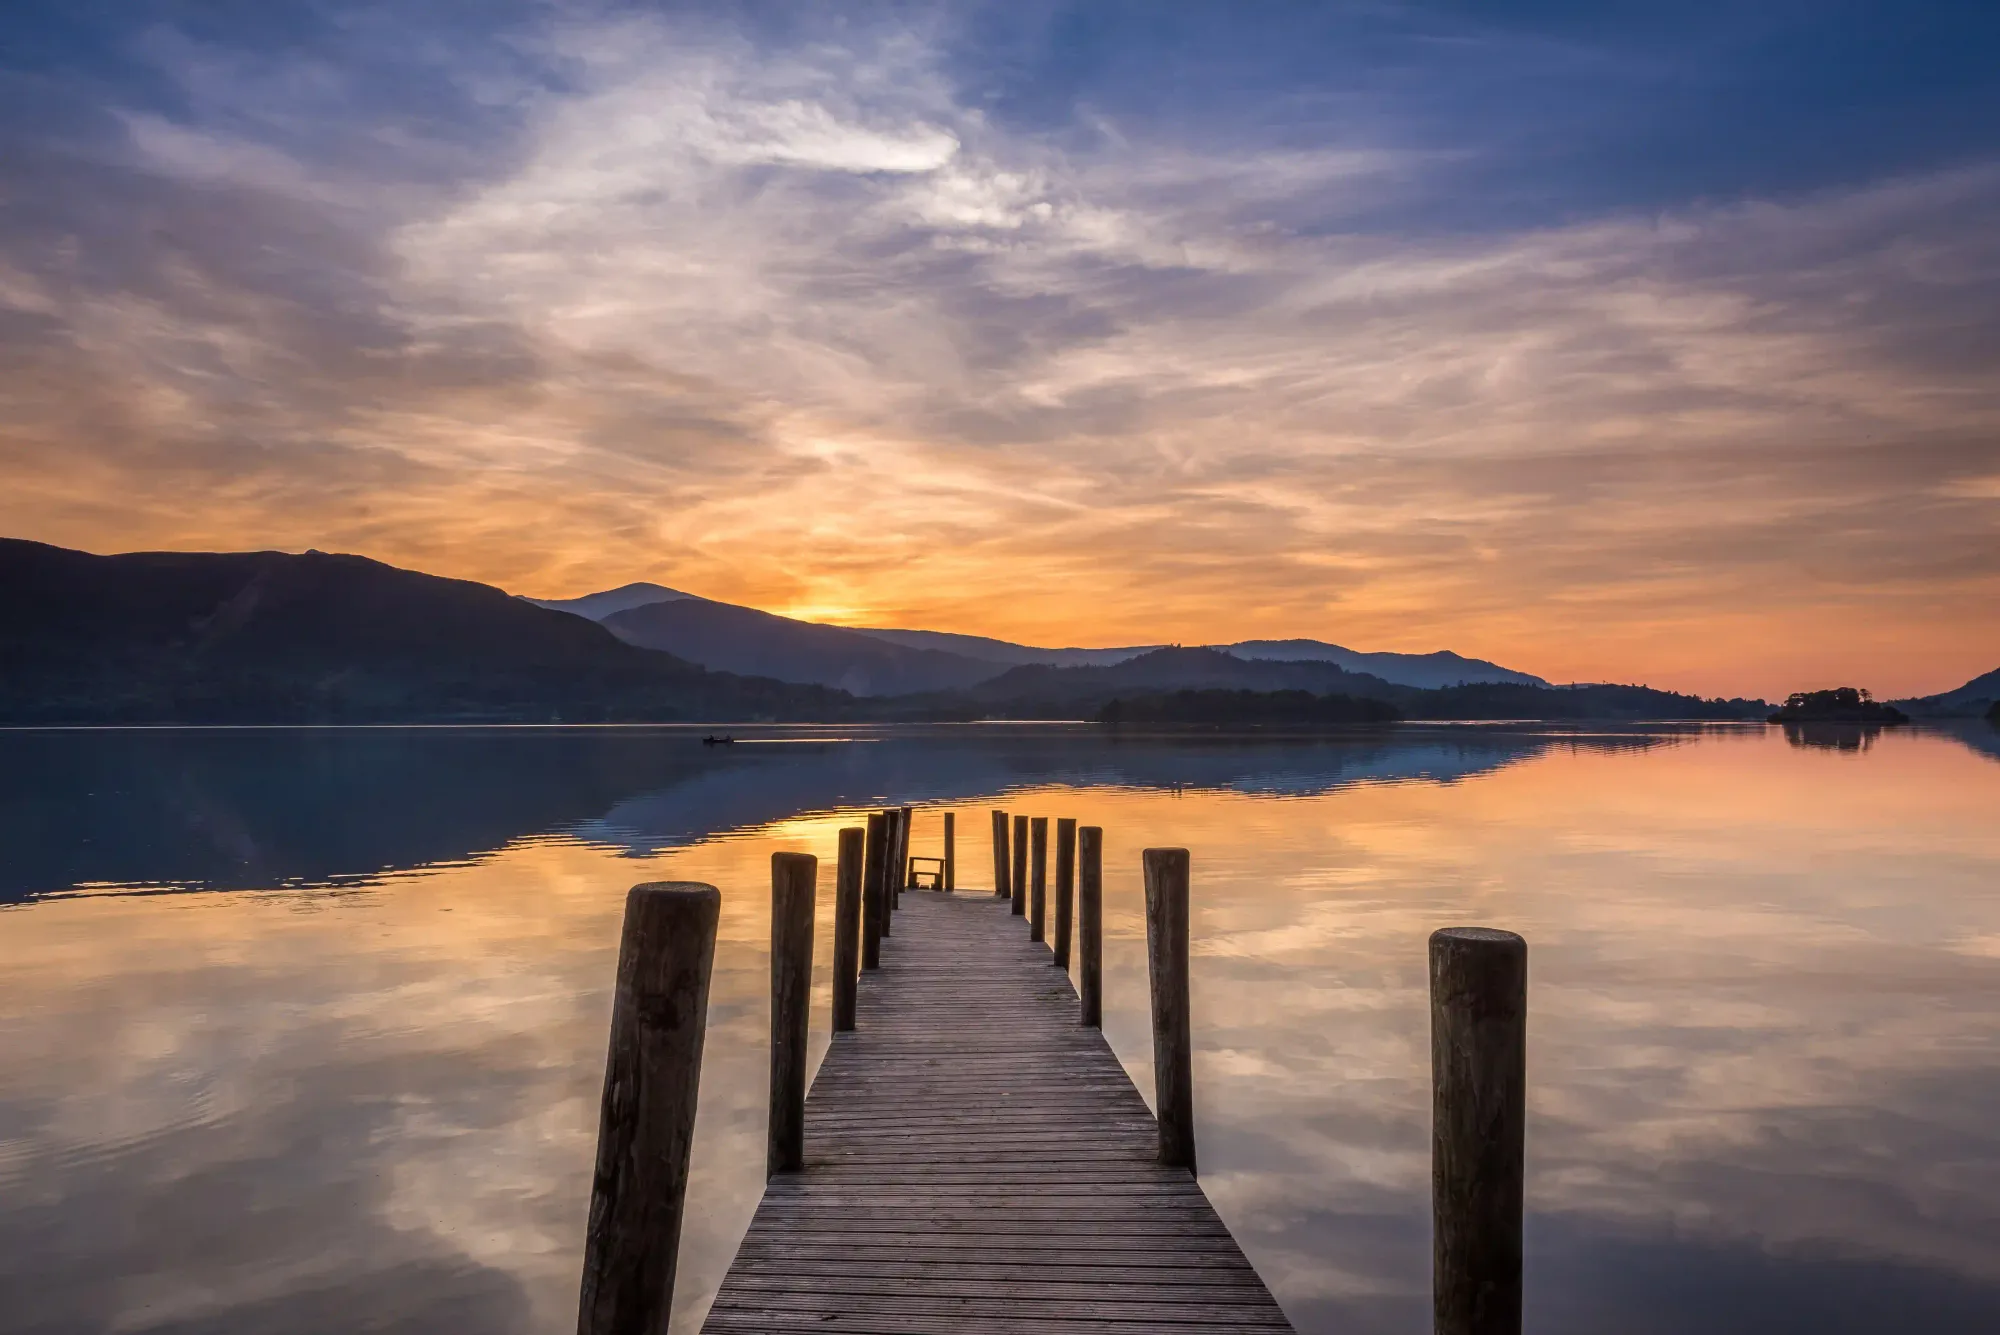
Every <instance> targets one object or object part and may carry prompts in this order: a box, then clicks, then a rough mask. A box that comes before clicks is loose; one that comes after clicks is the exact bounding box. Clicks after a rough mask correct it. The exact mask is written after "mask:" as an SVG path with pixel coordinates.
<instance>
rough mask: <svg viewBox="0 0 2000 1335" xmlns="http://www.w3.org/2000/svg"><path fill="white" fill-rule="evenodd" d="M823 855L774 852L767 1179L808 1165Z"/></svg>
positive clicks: (765, 1169) (772, 869)
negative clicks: (810, 1031) (809, 1062)
mask: <svg viewBox="0 0 2000 1335" xmlns="http://www.w3.org/2000/svg"><path fill="white" fill-rule="evenodd" d="M818 891H819V859H818V858H816V857H814V856H813V855H812V854H810V853H773V854H771V1119H770V1123H769V1126H770V1133H769V1137H768V1145H767V1147H766V1149H767V1152H766V1154H765V1156H764V1173H765V1176H766V1177H769V1176H771V1175H772V1174H776V1173H796V1172H797V1171H798V1170H799V1169H801V1168H803V1167H805V1165H806V1019H807V1016H808V1015H809V1013H810V1011H811V1007H812V973H813V902H814V899H815V897H816V896H817V894H818Z"/></svg>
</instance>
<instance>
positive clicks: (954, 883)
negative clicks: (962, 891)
mask: <svg viewBox="0 0 2000 1335" xmlns="http://www.w3.org/2000/svg"><path fill="white" fill-rule="evenodd" d="M957 827H958V814H957V813H956V812H952V811H947V812H945V813H944V876H943V878H942V879H943V881H944V888H945V892H946V893H947V894H950V893H953V892H955V891H956V890H957V889H958V828H957Z"/></svg>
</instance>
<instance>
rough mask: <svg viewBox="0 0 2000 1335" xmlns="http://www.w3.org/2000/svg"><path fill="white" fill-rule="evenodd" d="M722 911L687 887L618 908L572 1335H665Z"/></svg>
mask: <svg viewBox="0 0 2000 1335" xmlns="http://www.w3.org/2000/svg"><path fill="white" fill-rule="evenodd" d="M721 907H722V896H721V894H720V893H718V892H717V890H716V888H715V887H714V886H712V885H702V884H700V883H698V882H693V881H660V882H654V883H651V884H647V885H636V886H634V887H632V890H631V893H629V894H628V895H626V897H625V928H624V936H623V938H622V940H621V941H620V942H619V946H618V979H617V983H616V988H615V991H614V993H613V995H612V1002H611V1046H610V1051H609V1054H608V1056H607V1057H606V1060H605V1063H604V1098H603V1103H602V1107H601V1109H600V1111H599V1116H598V1126H597V1171H596V1173H595V1175H594V1176H593V1178H592V1181H591V1192H590V1220H589V1223H588V1225H587V1226H586V1228H585V1232H584V1241H583V1284H582V1292H581V1295H580V1297H579V1301H578V1305H577V1320H576V1328H577V1335H665V1332H666V1330H667V1322H668V1319H669V1318H670V1317H671V1315H672V1313H673V1305H674V1268H675V1264H676V1261H677V1260H678V1258H679V1254H680V1245H681V1216H682V1213H683V1209H684V1207H685V1205H686V1201H687V1183H688V1151H689V1149H690V1147H691V1146H692V1144H693V1141H694V1109H695V1096H696V1094H697V1092H698V1091H699V1089H700V1085H701V1048H702V1039H703V1037H704V1035H705V1034H706V1032H707V1028H708V983H709V977H710V974H711V972H712V970H713V968H714V964H715V927H716V921H717V919H718V918H719V916H720V914H721Z"/></svg>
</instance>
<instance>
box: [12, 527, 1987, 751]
mask: <svg viewBox="0 0 2000 1335" xmlns="http://www.w3.org/2000/svg"><path fill="white" fill-rule="evenodd" d="M572 609H574V610H572ZM1181 691H1226V692H1246V691H1248V692H1274V691H1295V692H1297V691H1303V692H1309V693H1311V694H1312V695H1313V696H1315V697H1322V698H1323V697H1327V696H1348V697H1354V698H1356V699H1362V700H1378V701H1386V702H1388V703H1390V704H1392V705H1394V706H1395V710H1396V712H1398V713H1400V714H1401V715H1403V716H1404V717H1406V718H1410V719H1472V718H1480V719H1496V718H1499V719H1504V718H1519V719H1541V718H1548V719H1552V718H1634V719H1637V718H1689V719H1693V718H1738V717H1742V718H1750V717H1762V716H1763V715H1764V714H1765V713H1768V712H1769V706H1767V705H1765V704H1764V702H1762V701H1745V700H1732V701H1722V700H1701V699H1698V698H1696V697H1694V696H1685V695H1675V694H1672V693H1669V692H1664V691H1654V690H1649V689H1647V688H1645V687H1637V686H1564V687H1552V686H1550V685H1548V684H1547V683H1546V682H1543V681H1542V680H1541V679H1540V678H1538V677H1533V676H1530V675H1529V674H1527V673H1523V672H1516V671H1512V670H1510V669H1507V668H1503V667H1500V666H1498V665H1496V664H1493V663H1487V662H1483V661H1481V660H1478V659H1470V658H1463V657H1460V656H1458V655H1456V654H1449V653H1438V654H1364V653H1358V652H1355V651H1353V650H1349V649H1345V648H1342V647H1341V646H1339V645H1331V644H1325V643H1322V642H1320V641H1317V640H1279V641H1268V640H1267V641H1246V642H1243V643H1240V644H1234V645H1224V646H1211V647H1206V648H1193V647H1189V648H1183V647H1180V646H1175V645H1168V646H1158V645H1154V646H1128V647H1123V648H1115V649H1078V648H1067V649H1042V648H1037V647H1035V646H1031V645H1020V644H1013V643H1010V642H1007V641H1004V640H988V639H982V638H980V637H977V636H964V635H949V634H943V633H936V632H928V631H911V630H895V629H856V628H852V627H845V626H826V625H819V624H816V623H813V622H806V621H798V620H794V619H792V618H788V617H780V616H774V615H772V614H770V613H767V612H760V611H757V610H756V609H754V608H747V607H739V606H735V605H733V604H730V603H722V602H716V601H714V600H712V599H706V598H700V597H696V596H694V595H690V594H686V593H682V592H680V591H678V590H674V589H667V588H664V587H662V586H660V585H655V584H635V585H627V586H625V587H623V588H619V589H612V590H607V591H606V592H604V593H601V594H593V595H590V596H589V597H587V598H580V599H567V600H544V602H543V603H541V604H538V603H536V602H532V601H530V600H527V599H523V598H518V597H514V596H511V595H509V594H507V593H504V592H502V591H501V590H499V589H495V588H492V587H490V586H487V585H483V584H476V583H472V582H470V581H466V580H453V579H441V578H438V577H436V576H432V575H425V574H421V573H419V572H417V571H412V570H400V569H397V568H396V567H394V566H388V565H384V564H382V563H380V562H378V561H371V560H368V559H367V558H365V557H359V556H333V555H327V554H325V553H322V552H307V553H305V554H304V555H289V554H286V553H282V552H238V553H201V552H135V553H128V554H125V555H120V556H96V555H91V554H89V553H86V552H77V551H69V550H66V549H64V548H60V547H51V546H47V545H45V544H42V543H35V542H23V541H18V540H10V539H0V723H14V724H19V723H120V722H123V723H166V722H179V723H298V722H329V723H340V722H484V721H493V722H550V721H565V722H590V721H599V720H603V721H627V722H642V721H648V720H686V721H705V722H729V721H745V722H748V721H754V720H782V719H798V720H823V721H833V720H843V719H853V720H859V719H971V718H1038V717H1039V718H1049V717H1061V718H1090V717H1096V716H1097V715H1098V714H1099V713H1100V712H1101V711H1103V710H1104V709H1105V708H1106V706H1108V705H1110V704H1111V703H1112V702H1113V701H1119V700H1123V701H1127V702H1136V701H1142V700H1145V699H1147V698H1149V697H1157V696H1162V695H1166V694H1171V693H1173V692H1181ZM1996 694H2000V672H1993V673H1988V674H1986V675H1985V676H1983V677H1980V678H1977V679H1975V680H1974V681H1971V682H1968V683H1967V684H1966V685H1964V686H1962V687H1960V688H1958V689H1957V690H1955V691H1947V692H1944V693H1942V694H1940V695H1936V696H1927V697H1922V698H1920V699H1918V700H1914V701H1907V702H1904V701H1899V702H1897V703H1898V705H1899V706H1900V707H1902V708H1904V709H1906V710H1907V712H1909V713H1911V714H1913V715H1917V716H1920V717H1921V716H1932V717H1935V716H1938V715H1940V714H1951V715H1957V714H1964V715H1967V716H1976V715H1978V714H1980V713H1981V712H1983V711H1984V710H1985V709H1987V708H1989V707H1990V702H1991V700H1992V699H1993V698H1994V696H1995V695H1996ZM1268 704H1269V702H1251V703H1250V704H1245V705H1242V706H1241V708H1243V709H1248V710H1250V711H1251V713H1252V714H1255V713H1256V712H1257V711H1259V710H1265V711H1266V712H1268V709H1267V706H1268ZM1204 707H1206V706H1204ZM1232 707H1235V706H1232ZM1312 712H1313V713H1314V716H1315V717H1325V718H1336V717H1339V716H1341V715H1342V712H1343V711H1342V707H1340V706H1338V705H1337V704H1318V705H1315V706H1314V707H1313V711H1312ZM1362 712H1364V713H1366V712H1368V711H1362ZM1373 712H1375V713H1377V714H1379V713H1380V711H1373ZM1125 714H1126V716H1127V717H1131V718H1135V719H1136V718H1140V717H1153V718H1157V717H1162V716H1163V715H1161V713H1160V709H1159V707H1157V706H1148V705H1136V706H1135V707H1134V708H1133V709H1130V710H1127V711H1125Z"/></svg>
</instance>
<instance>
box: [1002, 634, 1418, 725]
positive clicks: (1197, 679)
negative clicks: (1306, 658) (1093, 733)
mask: <svg viewBox="0 0 2000 1335" xmlns="http://www.w3.org/2000/svg"><path fill="white" fill-rule="evenodd" d="M1396 689H1397V688H1396V687H1395V685H1394V684H1393V683H1391V682H1387V681H1384V680H1382V679H1381V678H1380V677H1373V676H1368V675H1366V674H1364V673H1358V672H1343V671H1342V670H1341V669H1340V668H1338V667H1335V666H1334V665H1333V664H1331V663H1272V662H1251V661H1248V660H1245V659H1241V658H1237V657H1236V656H1235V655H1233V654H1228V653H1225V652H1223V651H1222V650H1220V649H1183V648H1178V647H1171V648H1166V649H1155V650H1153V651H1151V652H1150V653H1144V654H1140V655H1139V656H1138V657H1137V658H1130V659H1127V660H1126V661H1124V662H1123V663H1114V664H1112V665H1111V666H1109V667H1045V666H1042V665H1039V664H1029V665H1026V666H1022V667H1017V668H1010V669H1008V670H1007V671H1006V672H1003V673H1001V674H1000V675H999V676H997V677H994V678H993V679H992V680H990V681H983V682H980V683H979V684H977V685H975V686H973V687H971V688H969V689H967V690H966V691H964V692H962V694H963V695H964V696H966V697H967V698H969V699H970V700H971V701H973V702H974V703H976V704H980V705H986V706H991V707H997V708H998V709H999V710H1000V711H1001V712H1004V713H1006V714H1008V715H1011V716H1014V717H1023V718H1032V717H1044V718H1046V717H1063V718H1088V717H1092V716H1094V715H1095V714H1096V713H1097V711H1098V710H1099V709H1101V708H1103V707H1104V705H1106V704H1107V703H1109V702H1110V701H1111V700H1113V699H1116V698H1117V697H1119V696H1121V695H1123V696H1133V695H1155V694H1160V693H1163V692H1168V691H1189V690H1232V691H1310V692H1312V693H1313V694H1315V695H1327V694H1337V695H1355V696H1366V697H1369V698H1371V699H1378V700H1387V699H1391V698H1393V694H1394V692H1395V690H1396Z"/></svg>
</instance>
